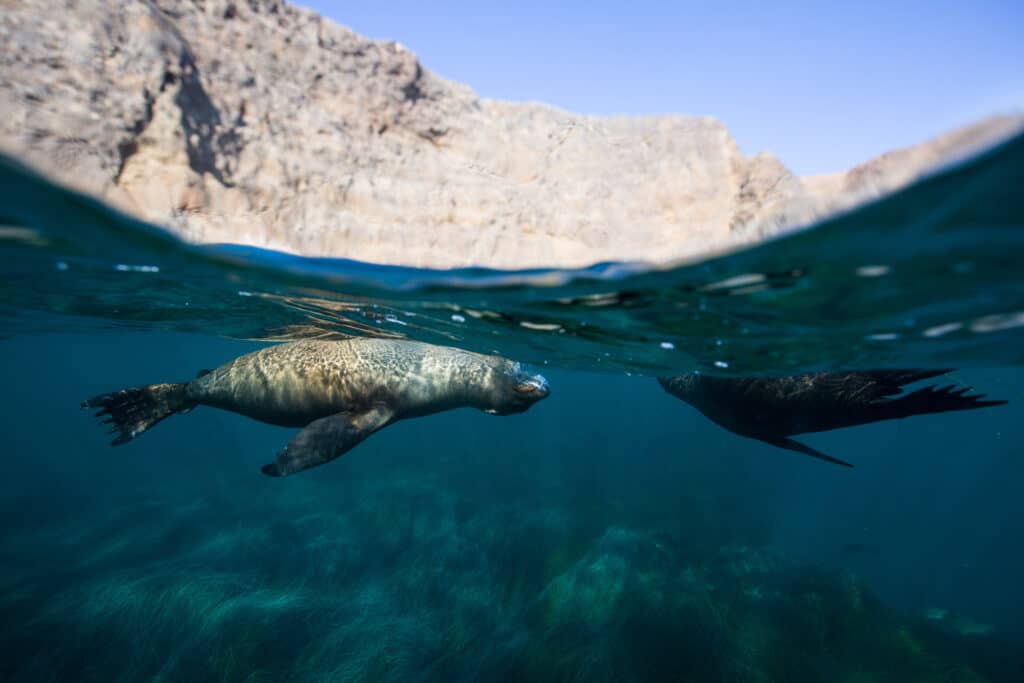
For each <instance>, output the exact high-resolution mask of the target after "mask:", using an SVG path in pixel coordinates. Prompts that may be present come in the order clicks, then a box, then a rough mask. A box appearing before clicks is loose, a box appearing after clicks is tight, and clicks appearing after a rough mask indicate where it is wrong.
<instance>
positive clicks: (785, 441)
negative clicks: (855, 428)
mask: <svg viewBox="0 0 1024 683" xmlns="http://www.w3.org/2000/svg"><path fill="white" fill-rule="evenodd" d="M756 438H758V439H759V440H761V441H764V442H765V443H770V444H771V445H773V446H778V447H779V448H785V449H786V450H787V451H796V452H797V453H803V454H804V455H809V456H811V457H812V458H818V459H819V460H824V461H825V462H831V463H834V464H836V465H842V466H843V467H853V465H851V464H850V463H848V462H846V461H845V460H840V459H839V458H833V457H832V456H831V455H825V454H824V453H822V452H821V451H816V450H814V449H813V448H811V447H810V446H808V445H806V444H802V443H800V442H799V441H794V440H793V439H789V438H786V437H784V436H775V437H764V438H762V437H756Z"/></svg>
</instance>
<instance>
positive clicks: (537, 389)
mask: <svg viewBox="0 0 1024 683" xmlns="http://www.w3.org/2000/svg"><path fill="white" fill-rule="evenodd" d="M516 393H518V394H521V395H523V396H528V397H530V398H533V399H534V400H535V401H539V400H541V399H543V398H547V397H548V394H550V393H551V388H550V387H549V386H548V381H547V380H546V379H545V378H544V375H530V376H529V377H527V378H526V379H520V380H519V383H518V384H517V385H516Z"/></svg>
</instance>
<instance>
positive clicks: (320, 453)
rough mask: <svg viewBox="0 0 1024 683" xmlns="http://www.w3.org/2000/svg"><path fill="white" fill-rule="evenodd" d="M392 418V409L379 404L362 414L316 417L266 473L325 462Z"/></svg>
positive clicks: (292, 470)
mask: <svg viewBox="0 0 1024 683" xmlns="http://www.w3.org/2000/svg"><path fill="white" fill-rule="evenodd" d="M392 417H393V414H392V412H391V411H390V410H388V409H387V408H384V407H380V408H373V409H371V410H368V411H366V412H363V413H352V412H345V413H338V414H337V415H329V416H327V417H322V418H320V419H319V420H313V421H312V422H310V423H309V424H308V425H306V427H305V428H304V429H303V430H302V431H301V432H299V433H298V434H296V435H295V438H294V439H292V440H291V441H290V442H289V443H288V445H287V446H285V447H284V449H283V450H282V451H281V452H280V453H278V454H277V459H276V460H275V461H274V462H272V463H270V464H269V465H264V466H263V474H266V475H269V476H271V477H284V476H287V475H289V474H295V473H296V472H301V471H302V470H306V469H309V468H310V467H316V466H317V465H323V464H324V463H325V462H328V461H330V460H334V459H335V458H337V457H339V456H341V455H343V454H344V453H346V452H347V451H349V450H351V449H352V448H354V447H355V446H356V445H357V444H358V443H359V442H361V441H362V440H363V439H365V438H366V437H368V436H370V434H373V433H374V432H375V431H377V430H378V429H380V428H382V427H384V426H386V425H387V424H388V423H389V422H391V420H392Z"/></svg>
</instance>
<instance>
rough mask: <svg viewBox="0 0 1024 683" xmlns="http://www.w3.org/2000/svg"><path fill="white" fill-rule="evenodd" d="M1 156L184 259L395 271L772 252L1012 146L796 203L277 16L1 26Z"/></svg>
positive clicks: (952, 138)
mask: <svg viewBox="0 0 1024 683" xmlns="http://www.w3.org/2000/svg"><path fill="white" fill-rule="evenodd" d="M0 31H2V37H3V40H4V41H5V44H6V45H7V46H8V48H7V49H6V50H5V51H4V53H3V55H2V56H0V64H2V68H0V145H2V146H3V148H4V149H6V150H8V151H10V152H12V153H14V154H16V155H18V156H19V157H21V158H23V159H27V160H29V161H31V162H33V163H35V164H36V165H38V166H39V167H40V168H42V169H43V170H44V171H46V172H48V173H51V174H53V175H54V176H56V177H57V178H58V179H59V180H62V181H64V182H66V183H70V184H72V185H73V186H75V187H77V188H80V189H84V190H86V191H89V192H92V193H95V194H98V195H100V196H102V197H105V198H107V199H108V200H110V201H112V202H114V203H116V204H117V205H118V206H121V207H124V208H126V209H127V210H129V211H131V212H133V213H135V214H137V215H139V216H141V217H143V218H146V219H148V220H152V221H156V222H160V223H163V224H166V225H168V226H169V227H170V229H172V230H173V231H175V232H177V233H178V234H180V235H182V236H183V237H184V238H186V239H189V240H193V241H198V242H239V243H246V244H253V245H257V246H264V247H270V248H275V249H282V250H286V251H291V252H295V253H300V254H306V255H318V256H327V255H329V256H343V257H347V258H354V259H360V260H364V261H376V262H387V263H399V264H404V265H413V266H430V267H451V266H462V265H487V266H494V267H504V268H509V267H530V266H544V265H560V266H581V265H586V264H590V263H593V262H596V261H607V260H646V261H656V262H664V261H670V260H675V259H679V258H683V257H688V256H694V255H698V254H704V253H708V252H709V251H715V250H721V249H724V248H727V247H729V246H733V245H736V244H741V243H747V242H751V241H755V240H758V239H761V238H763V237H764V236H766V235H771V234H774V233H777V232H778V231H779V230H781V229H784V228H785V227H787V226H791V225H794V224H800V223H804V222H807V221H810V220H812V219H814V218H816V217H819V216H821V215H823V214H824V213H826V212H828V211H832V210H836V209H839V208H844V207H847V206H850V205H852V204H853V203H855V202H857V201H863V200H864V199H867V198H870V197H873V196H876V195H877V194H879V193H881V192H885V191H889V190H891V189H893V188H895V187H897V186H899V185H902V184H905V183H907V182H909V181H911V180H912V179H914V178H915V177H918V176H919V175H920V174H921V173H922V172H924V171H925V170H927V169H928V168H930V167H932V166H933V165H934V164H935V163H937V162H939V161H940V160H942V159H945V158H947V156H948V155H949V154H952V153H956V152H960V151H962V150H963V149H965V148H967V147H970V146H972V145H974V144H976V143H977V142H978V140H979V139H982V138H986V139H991V138H992V136H995V135H1001V134H1006V133H1007V132H1008V131H1010V130H1011V129H1014V128H1015V127H1016V128H1019V126H1020V122H1021V121H1020V119H1019V118H1003V119H995V120H990V121H988V122H984V123H983V124H980V125H979V126H976V127H974V128H971V129H967V130H966V131H964V132H958V133H954V134H951V135H949V136H945V137H943V138H939V139H938V140H936V141H934V142H933V143H930V144H927V145H924V146H919V147H914V148H908V149H907V150H900V151H898V152H894V153H890V154H888V155H885V156H883V157H880V158H879V159H876V160H873V161H871V162H868V163H867V164H864V165H862V166H859V167H857V168H856V169H854V170H853V171H851V172H849V173H847V174H841V175H837V176H834V177H818V178H810V179H804V180H801V179H800V178H798V177H796V176H794V175H793V174H792V173H791V172H790V171H789V170H788V169H786V167H785V166H783V165H782V164H781V163H780V162H779V161H778V160H777V159H775V158H774V157H772V156H771V155H769V154H759V155H757V156H755V157H752V158H745V157H743V156H742V155H741V154H740V152H739V149H738V148H737V146H736V144H735V142H734V141H733V139H732V137H731V136H730V135H729V132H728V130H726V128H725V127H724V126H723V125H722V124H721V123H719V122H718V121H715V120H714V119H710V118H706V117H686V116H659V117H634V118H625V117H616V118H594V117H586V116H580V115H575V114H570V113H567V112H563V111H560V110H557V109H554V108H551V107H547V106H543V105H539V104H532V103H525V104H522V103H510V102H497V101H491V100H485V99H481V98H479V97H477V96H476V95H475V94H474V93H473V92H472V91H470V90H469V89H468V88H466V87H463V86H460V85H457V84H454V83H450V82H447V81H444V80H442V79H440V78H437V77H436V76H434V75H432V74H431V73H430V72H428V71H426V70H425V69H423V67H422V66H421V65H420V64H419V62H418V61H417V59H416V57H415V56H414V55H412V54H411V53H410V52H408V51H407V50H405V49H404V48H402V47H401V46H400V45H398V44H396V43H386V42H375V41H371V40H368V39H366V38H363V37H361V36H358V35H356V34H354V33H352V32H351V31H349V30H347V29H345V28H342V27H341V26H338V25H336V24H333V23H331V22H330V21H326V20H324V19H322V18H320V17H319V16H318V15H316V14H315V13H313V12H311V11H307V10H302V9H297V8H295V7H292V6H290V5H288V4H285V3H283V2H278V1H275V0H248V1H246V2H240V1H239V2H235V1H228V0H191V1H190V0H154V1H152V2H150V1H143V0H79V1H78V2H75V3H64V4H63V5H62V11H57V12H55V11H53V5H52V4H51V3H45V2H42V1H41V0H15V1H13V2H11V1H9V2H7V3H5V4H4V11H3V13H2V14H0Z"/></svg>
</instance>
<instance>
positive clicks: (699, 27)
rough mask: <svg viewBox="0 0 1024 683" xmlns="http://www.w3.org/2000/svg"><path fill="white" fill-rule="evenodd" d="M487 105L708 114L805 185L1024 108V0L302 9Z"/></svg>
mask: <svg viewBox="0 0 1024 683" xmlns="http://www.w3.org/2000/svg"><path fill="white" fill-rule="evenodd" d="M299 4H301V5H303V6H306V7H311V8H313V9H316V10H317V11H319V12H320V13H322V14H324V15H325V16H327V17H330V18H331V19H334V20H335V21H337V22H339V23H341V24H344V25H345V26H348V27H349V28H351V29H353V30H355V31H357V32H359V33H362V34H364V35H367V36H369V37H371V38H378V39H388V40H397V41H398V42H400V43H402V44H403V45H405V46H406V47H408V48H409V49H411V50H412V51H413V52H415V53H416V54H418V55H419V57H420V61H421V62H422V63H423V65H424V66H425V67H426V68H428V69H430V70H431V71H433V72H434V73H436V74H438V75H440V76H443V77H445V78H448V79H451V80H455V81H460V82H462V83H466V84H468V85H469V86H471V87H472V88H474V89H475V90H476V91H477V92H478V93H480V94H481V95H482V96H484V97H492V98H499V99H507V100H535V101H540V102H546V103H549V104H553V105H556V106H558V107H561V108H563V109H567V110H569V111H574V112H581V113H588V114H657V113H682V114H708V115H712V116H715V117H717V118H719V119H721V120H722V121H723V122H725V124H726V125H727V126H728V127H729V129H730V130H731V131H732V133H733V135H734V136H735V137H736V140H737V141H738V142H739V144H740V147H741V149H742V150H743V151H744V152H745V153H747V154H754V153H756V152H758V151H760V150H764V149H766V150H770V151H772V152H774V153H775V154H777V155H778V156H779V158H780V159H782V161H783V162H784V163H786V164H787V165H788V166H789V167H790V168H791V169H793V170H794V171H796V172H797V173H799V174H801V175H807V174H813V173H826V172H831V171H839V170H843V169H845V168H848V167H850V166H852V165H854V164H856V163H858V162H860V161H863V160H865V159H868V158H870V157H872V156H875V155H877V154H880V153H882V152H884V151H886V150H889V149H892V148H894V147H898V146H902V145H906V144H910V143H913V142H917V141H920V140H923V139H925V138H928V137H930V136H932V135H935V134H937V133H940V132H942V131H945V130H948V129H950V128H953V127H955V126H957V125H961V124H964V123H968V122H970V121H973V120H975V119H978V118H981V117H983V116H985V115H987V114H990V113H997V112H1007V111H1022V110H1024V2H1021V1H1020V0H1017V1H1016V2H1013V1H1006V2H988V3H986V2H979V3H968V2H964V3H952V2H944V1H943V0H936V1H935V2H891V3H890V2H873V1H868V2H863V3H860V4H858V5H850V6H849V7H840V6H838V3H821V4H812V3H803V4H800V3H784V2H771V3H766V2H747V1H745V0H744V1H740V2H733V3H714V2H693V3H688V2H676V3H670V2H664V3H657V2H642V1H633V2H628V3H622V2H620V3H610V2H603V1H601V0H594V1H591V2H566V3H560V4H557V6H555V5H556V3H554V2H533V1H532V0H521V1H519V2H505V3H496V4H493V5H489V4H487V3H448V2H424V1H423V0H419V1H418V2H413V1H410V0H390V1H389V2H380V3H378V2H362V3H342V2H331V1H329V0H299Z"/></svg>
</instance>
